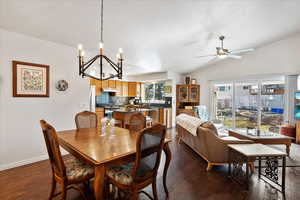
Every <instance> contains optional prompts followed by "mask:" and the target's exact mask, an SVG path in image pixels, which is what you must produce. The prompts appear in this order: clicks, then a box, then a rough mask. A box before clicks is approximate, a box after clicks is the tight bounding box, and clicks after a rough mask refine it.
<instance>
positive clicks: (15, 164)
mask: <svg viewBox="0 0 300 200" xmlns="http://www.w3.org/2000/svg"><path fill="white" fill-rule="evenodd" d="M46 159H48V154H45V155H41V156H37V157H33V158H29V159H26V160H20V161H17V162H13V163H9V164H4V165H0V171H3V170H6V169H11V168H15V167H20V166H23V165H28V164H31V163H35V162H38V161H41V160H46Z"/></svg>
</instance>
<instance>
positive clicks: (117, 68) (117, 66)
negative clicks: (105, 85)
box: [78, 0, 124, 81]
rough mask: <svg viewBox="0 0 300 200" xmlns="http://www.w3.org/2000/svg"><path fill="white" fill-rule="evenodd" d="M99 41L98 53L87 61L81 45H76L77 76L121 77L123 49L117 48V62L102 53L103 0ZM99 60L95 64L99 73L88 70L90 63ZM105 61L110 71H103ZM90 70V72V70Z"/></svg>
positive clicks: (95, 77)
mask: <svg viewBox="0 0 300 200" xmlns="http://www.w3.org/2000/svg"><path fill="white" fill-rule="evenodd" d="M100 34H101V35H100V36H101V41H100V43H99V54H98V55H96V56H95V57H93V58H91V59H90V60H89V61H87V62H85V52H84V51H83V47H82V45H81V44H79V45H78V58H79V76H82V78H84V77H90V78H93V79H97V80H101V81H102V80H108V79H113V78H118V79H122V74H123V71H122V68H123V61H124V59H123V50H122V49H121V48H119V52H118V54H117V63H115V62H113V61H112V60H111V59H110V58H108V57H107V56H105V55H104V53H103V52H104V51H103V47H104V43H103V0H101V29H100ZM97 60H98V61H99V63H97V65H99V73H96V72H95V71H92V70H90V69H89V68H91V66H92V64H93V63H95V62H96V61H97ZM105 62H106V63H107V64H108V66H111V67H112V69H113V70H112V71H113V72H114V74H112V73H104V72H103V70H104V63H105ZM91 71H92V72H91Z"/></svg>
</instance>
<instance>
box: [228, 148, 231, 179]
mask: <svg viewBox="0 0 300 200" xmlns="http://www.w3.org/2000/svg"><path fill="white" fill-rule="evenodd" d="M230 152H231V150H230V148H229V151H228V158H229V163H228V177H231V153H230Z"/></svg>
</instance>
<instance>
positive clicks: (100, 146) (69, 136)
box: [57, 127, 171, 165]
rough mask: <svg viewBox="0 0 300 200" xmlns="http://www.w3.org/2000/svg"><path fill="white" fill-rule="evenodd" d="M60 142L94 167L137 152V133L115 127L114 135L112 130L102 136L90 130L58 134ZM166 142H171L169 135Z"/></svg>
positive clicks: (92, 129)
mask: <svg viewBox="0 0 300 200" xmlns="http://www.w3.org/2000/svg"><path fill="white" fill-rule="evenodd" d="M57 136H58V139H59V142H60V144H61V146H62V147H63V148H65V149H66V150H67V151H69V152H70V151H71V152H70V153H76V154H80V156H82V157H84V158H85V159H86V160H88V161H89V162H91V163H92V164H94V165H100V164H104V163H107V162H110V161H113V160H117V159H118V158H121V157H125V156H127V155H130V154H134V153H135V152H136V139H137V134H136V133H130V132H129V130H127V129H123V128H119V127H115V131H114V135H111V133H110V128H106V134H105V135H104V136H102V135H101V129H97V128H88V129H80V130H76V129H75V130H66V131H59V132H57ZM166 138H167V139H166V142H170V141H171V139H170V138H171V137H170V135H168V134H167V137H166Z"/></svg>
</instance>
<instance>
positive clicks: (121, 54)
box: [119, 48, 123, 59]
mask: <svg viewBox="0 0 300 200" xmlns="http://www.w3.org/2000/svg"><path fill="white" fill-rule="evenodd" d="M119 55H120V58H119V59H123V49H122V48H119Z"/></svg>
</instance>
